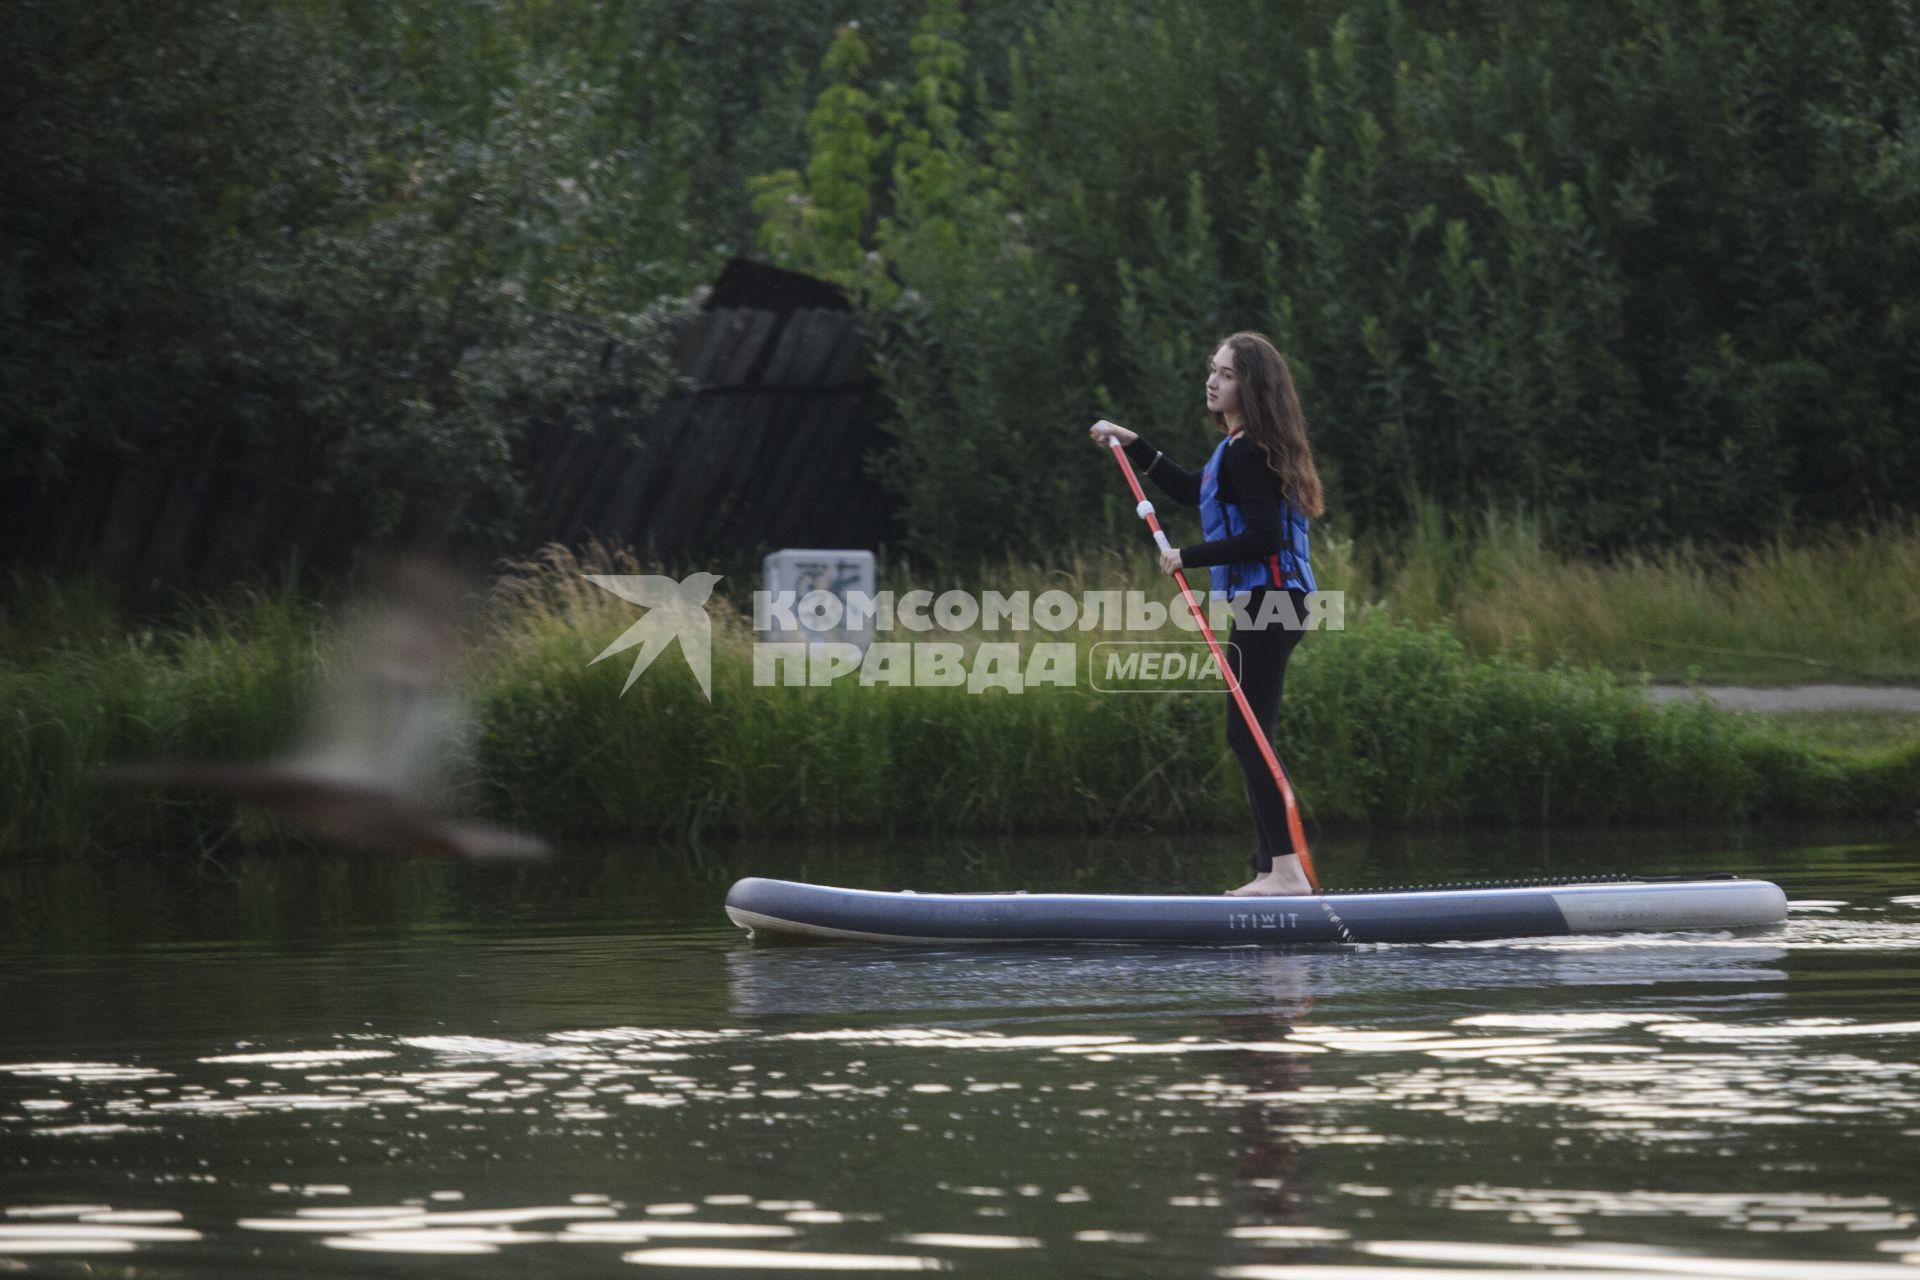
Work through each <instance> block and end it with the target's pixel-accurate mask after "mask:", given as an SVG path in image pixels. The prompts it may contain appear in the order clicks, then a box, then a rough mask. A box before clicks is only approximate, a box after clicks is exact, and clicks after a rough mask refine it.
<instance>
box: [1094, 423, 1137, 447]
mask: <svg viewBox="0 0 1920 1280" xmlns="http://www.w3.org/2000/svg"><path fill="white" fill-rule="evenodd" d="M1087 434H1088V435H1090V436H1092V437H1093V442H1094V443H1095V444H1097V445H1106V444H1107V442H1108V441H1109V440H1118V441H1119V442H1120V443H1121V444H1123V445H1128V444H1132V443H1133V442H1134V441H1135V440H1138V439H1139V438H1140V437H1139V435H1138V433H1136V432H1132V431H1129V430H1127V429H1126V428H1125V427H1123V426H1121V425H1120V424H1119V423H1117V422H1108V421H1107V420H1106V419H1105V418H1102V419H1100V421H1098V422H1096V423H1094V424H1093V426H1092V428H1091V429H1089V430H1088V432H1087Z"/></svg>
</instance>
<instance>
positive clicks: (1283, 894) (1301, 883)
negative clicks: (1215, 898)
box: [1227, 858, 1313, 898]
mask: <svg viewBox="0 0 1920 1280" xmlns="http://www.w3.org/2000/svg"><path fill="white" fill-rule="evenodd" d="M1312 892H1313V886H1312V885H1310V884H1308V883H1307V878H1306V877H1305V876H1303V875H1301V874H1300V868H1299V867H1298V866H1297V865H1296V866H1292V867H1288V868H1286V869H1285V870H1282V869H1281V867H1280V860H1279V859H1277V858H1276V859H1274V867H1273V870H1271V871H1268V872H1266V873H1265V874H1263V875H1258V876H1255V877H1254V878H1253V879H1251V880H1249V881H1247V882H1246V883H1245V884H1243V885H1241V886H1240V887H1239V888H1238V889H1229V890H1227V896H1228V897H1230V898H1291V897H1305V896H1307V895H1308V894H1311V893H1312Z"/></svg>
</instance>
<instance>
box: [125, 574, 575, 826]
mask: <svg viewBox="0 0 1920 1280" xmlns="http://www.w3.org/2000/svg"><path fill="white" fill-rule="evenodd" d="M384 577H385V581H384V583H383V586H382V589H381V590H379V591H377V592H376V593H375V594H374V595H373V596H371V597H370V598H369V599H367V600H364V601H362V602H361V603H360V604H359V605H358V606H357V607H356V608H355V609H353V610H352V611H351V613H350V617H349V621H348V622H347V624H346V626H345V627H344V628H343V634H342V637H341V641H340V647H339V651H338V658H337V660H336V661H335V662H334V663H333V664H332V667H331V669H330V670H329V672H328V674H327V676H326V678H325V679H324V680H323V681H322V682H321V685H320V688H319V690H318V692H317V694H316V695H315V696H314V698H313V700H312V702H311V705H310V707H309V710H308V713H307V715H306V716H305V717H304V719H303V721H302V722H301V724H300V725H299V726H298V727H297V729H296V731H295V733H294V735H293V739H292V744H291V746H290V748H289V750H288V751H287V752H286V753H284V754H282V755H280V756H278V757H275V758H273V759H270V760H264V761H259V762H254V763H225V762H218V761H205V760H155V761H147V762H143V763H139V764H130V765H121V766H118V767H115V768H111V769H109V770H108V773H109V776H110V777H112V778H114V779H115V780H117V781H120V782H125V783H130V784H137V785H147V786H157V787H172V788H187V789H192V790H199V791H210V792H215V793H218V794H223V795H228V796H232V797H233V798H235V799H237V800H241V801H244V802H248V803H253V804H259V805H262V806H265V807H266V808H268V809H270V810H272V811H273V812H274V813H275V814H277V815H279V816H281V817H283V818H286V819H288V820H290V821H292V822H293V823H295V824H297V825H300V826H303V827H305V828H307V829H308V830H310V831H313V832H315V833H317V834H319V835H322V836H326V837H329V838H331V839H335V840H342V841H346V842H349V843H354V844H362V845H370V846H374V847H378V848H384V849H390V850H394V851H398V852H407V853H425V854H434V855H439V856H444V857H465V858H484V859H500V858H507V859H526V858H541V857H545V856H546V855H547V853H548V852H549V850H548V847H547V844H546V842H545V841H543V840H541V839H540V838H539V837H537V836H532V835H528V834H525V833H523V832H518V831H510V830H507V829H506V828H503V827H497V826H492V825H489V824H487V823H483V822H477V821H473V820H470V819H467V818H463V817H460V816H458V815H457V814H456V813H455V812H454V811H453V809H452V808H451V806H450V805H449V803H448V802H447V798H446V791H447V784H448V776H447V775H448V773H449V772H450V766H451V765H452V763H453V760H454V757H455V756H456V754H457V752H458V749H459V746H460V743H461V740H462V739H463V737H464V736H465V734H466V732H467V730H468V720H469V717H468V714H467V708H466V704H465V701H464V699H462V698H461V697H460V695H459V694H458V692H457V691H456V690H455V689H454V688H453V681H452V672H453V667H454V664H455V659H456V656H457V654H458V652H459V633H460V625H459V624H460V618H461V614H462V612H463V608H462V591H461V584H460V581H459V579H458V578H457V577H456V576H455V575H454V574H453V573H452V571H451V570H448V569H445V568H443V567H440V566H438V565H436V564H432V563H428V562H423V561H417V560H405V561H401V562H398V563H396V564H395V565H393V566H392V567H390V568H389V569H388V570H387V572H386V573H385V575H384Z"/></svg>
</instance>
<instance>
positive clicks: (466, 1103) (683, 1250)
mask: <svg viewBox="0 0 1920 1280" xmlns="http://www.w3.org/2000/svg"><path fill="white" fill-rule="evenodd" d="M1910 872H1920V857H1917V858H1915V859H1914V860H1913V862H1912V863H1911V864H1910ZM1902 874H1906V875H1907V877H1908V878H1907V879H1906V880H1905V881H1904V882H1903V883H1904V884H1905V885H1911V884H1912V883H1913V882H1914V879H1915V876H1914V875H1912V874H1910V873H1909V872H1903V873H1902ZM1796 896H1798V897H1803V898H1808V899H1813V900H1814V901H1816V902H1820V903H1834V904H1838V905H1836V906H1835V907H1834V909H1833V910H1831V911H1817V912H1810V913H1808V915H1807V916H1806V917H1805V918H1800V917H1796V918H1795V920H1794V922H1793V924H1792V925H1791V927H1789V928H1788V929H1787V930H1786V931H1784V932H1783V933H1781V934H1778V935H1774V936H1770V937H1766V938H1735V937H1715V936H1704V937H1676V936H1668V937H1660V936H1651V935H1649V936H1641V937H1629V938H1619V939H1602V940H1580V939H1569V940H1550V941H1547V942H1534V943H1520V944H1491V945H1484V944H1483V945H1471V946H1449V945H1435V946H1412V947H1368V948H1342V949H1330V950H1322V951H1317V952H1316V951H1307V952H1284V951H1275V950H1263V949H1259V948H1211V949H1207V948H1194V949H1169V948H1152V947H1090V948H1074V947H1052V948H1048V947H1030V948H1011V949H993V950H971V949H968V950H957V949H953V948H932V947H929V948H902V949H889V948H876V947H861V946H836V947H826V948H819V949H813V950H790V949H783V950H777V951H776V950H767V949H760V948H754V947H750V946H746V945H743V944H741V943H740V942H739V941H738V939H737V938H736V937H734V935H733V934H732V933H731V932H729V931H727V930H726V929H725V928H724V926H721V925H719V924H717V922H716V924H715V925H714V927H712V928H711V929H709V930H707V931H705V932H702V931H701V930H700V929H699V928H697V927H696V926H693V925H690V924H687V923H685V922H680V923H676V924H674V925H673V926H672V927H671V928H670V929H666V930H662V931H658V932H656V931H654V930H651V929H644V930H640V929H636V930H634V931H632V932H630V933H628V934H625V935H622V934H620V933H618V932H617V931H614V930H611V929H609V928H606V927H595V928H594V929H593V930H591V931H584V930H576V931H574V932H572V933H567V932H557V933H549V934H542V935H537V936H499V935H497V934H486V933H480V934H462V933H459V932H457V931H456V932H449V933H448V934H446V935H445V936H441V937H435V938H433V939H431V940H402V941H399V942H395V941H392V940H385V941H382V940H377V939H358V940H356V941H354V942H352V943H351V944H342V945H338V946H331V947H326V948H320V949H316V950H314V951H312V952H311V953H308V954H302V953H299V952H294V951H290V952H283V953H278V954H273V955H266V954H262V953H261V952H259V951H257V950H255V949H251V948H244V949H236V948H235V947H232V946H228V947H222V946H220V945H218V944H205V945H198V946H194V947H177V948H168V949H165V950H161V951H147V952H142V953H139V954H138V955H137V956H135V957H129V956H128V955H127V954H124V953H123V954H112V955H107V956H103V957H100V958H97V959H95V958H90V957H86V956H78V957H67V958H64V959H63V960H62V961H61V963H60V964H58V965H48V966H44V967H41V968H37V969H36V968H33V967H32V966H27V967H24V968H23V967H21V966H17V965H16V966H13V967H11V968H10V969H7V970H0V1007H4V1008H5V1009H7V1010H8V1016H7V1018H5V1019H0V1211H4V1212H3V1213H0V1267H5V1266H7V1265H8V1263H9V1260H10V1261H11V1262H12V1263H13V1264H17V1265H19V1266H26V1265H28V1264H29V1263H33V1264H34V1265H39V1264H41V1262H42V1261H43V1260H45V1259H57V1258H58V1257H59V1256H60V1255H63V1254H65V1255H71V1261H72V1262H73V1263H75V1264H81V1263H85V1262H86V1261H87V1255H90V1254H100V1255H109V1254H117V1255H127V1254H133V1255H137V1256H136V1257H135V1258H132V1259H114V1258H106V1257H103V1258H102V1259H101V1260H102V1261H108V1262H122V1261H124V1262H128V1263H131V1262H135V1261H137V1263H138V1265H139V1268H140V1272H141V1274H142V1275H145V1276H150V1277H153V1276H158V1277H179V1276H197V1275H201V1274H206V1273H208V1272H211V1271H217V1270H221V1269H226V1270H231V1271H234V1272H236V1273H241V1274H255V1273H268V1272H270V1273H274V1274H286V1275H299V1274H341V1273H342V1272H343V1271H345V1272H352V1271H354V1270H356V1269H357V1268H360V1267H363V1266H367V1265H369V1264H371V1265H381V1260H380V1259H379V1258H378V1257H375V1256H369V1255H385V1257H386V1258H387V1259H388V1260H390V1262H391V1265H395V1266H404V1267H405V1268H407V1269H408V1271H409V1272H417V1271H428V1272H432V1273H433V1274H437V1275H467V1274H475V1272H474V1271H472V1270H470V1269H468V1268H472V1267H473V1266H474V1265H475V1264H474V1259H476V1258H480V1257H482V1256H483V1255H498V1256H501V1257H502V1258H512V1259H516V1260H517V1261H515V1262H504V1261H502V1262H491V1263H483V1264H482V1265H486V1266H501V1265H504V1266H519V1267H521V1268H523V1269H524V1270H526V1271H527V1272H529V1273H541V1274H545V1273H561V1272H564V1273H565V1274H569V1275H573V1274H593V1273H599V1272H605V1273H610V1274H622V1273H626V1274H630V1273H631V1269H632V1268H634V1267H649V1268H652V1269H655V1270H660V1269H666V1270H678V1271H682V1272H685V1273H688V1274H692V1273H695V1272H707V1271H721V1272H725V1271H734V1272H746V1273H751V1272H756V1271H780V1270H791V1271H800V1270H813V1271H824V1272H829V1273H831V1272H835V1271H843V1272H851V1271H858V1270H876V1271H888V1270H940V1269H949V1270H953V1271H955V1272H974V1273H977V1274H987V1273H991V1274H995V1275H1021V1276H1026V1275H1031V1276H1036V1277H1037V1276H1055V1275H1062V1274H1088V1275H1101V1276H1140V1277H1155V1278H1156V1280H1157V1278H1158V1277H1162V1276H1166V1275H1169V1274H1181V1275H1185V1274H1214V1275H1221V1276H1249V1277H1253V1276H1281V1275H1284V1276H1286V1277H1287V1278H1288V1280H1301V1278H1302V1277H1308V1276H1314V1275H1324V1276H1333V1275H1336V1274H1337V1275H1339V1276H1341V1277H1342V1280H1387V1277H1390V1276H1393V1275H1396V1274H1399V1275H1416V1274H1417V1275H1420V1276H1421V1277H1423V1280H1435V1278H1437V1277H1449V1278H1451V1280H1460V1277H1463V1276H1474V1275H1489V1276H1491V1275H1499V1276H1504V1277H1511V1276H1518V1275H1522V1274H1526V1273H1528V1272H1530V1271H1538V1270H1540V1269H1543V1268H1544V1269H1547V1270H1552V1271H1562V1272H1567V1273H1571V1274H1579V1275H1582V1276H1586V1277H1589V1280H1591V1278H1592V1277H1597V1276H1606V1275H1613V1274H1618V1275H1621V1276H1627V1275H1632V1276H1635V1277H1645V1276H1647V1275H1672V1276H1682V1275H1691V1276H1702V1275H1716V1276H1739V1275H1752V1276H1756V1277H1768V1278H1769V1280H1800V1278H1801V1277H1808V1278H1811V1277H1814V1276H1821V1277H1825V1276H1835V1277H1842V1278H1844V1277H1847V1276H1849V1275H1851V1276H1857V1277H1861V1278H1862V1280H1865V1278H1866V1277H1876V1278H1877V1277H1881V1276H1894V1275H1898V1276H1907V1277H1915V1278H1920V1268H1917V1267H1916V1266H1915V1265H1914V1264H1915V1263H1916V1262H1920V1258H1915V1257H1913V1256H1912V1255H1915V1254H1917V1253H1920V1243H1916V1241H1915V1236H1916V1234H1917V1224H1916V1217H1915V1214H1916V1207H1917V1206H1920V1175H1917V1174H1916V1170H1915V1168H1914V1166H1913V1162H1912V1161H1910V1160H1907V1159H1905V1158H1904V1155H1903V1154H1902V1153H1903V1151H1904V1149H1905V1148H1906V1147H1907V1146H1909V1145H1910V1144H1911V1141H1912V1139H1913V1138H1915V1137H1920V1065H1916V1060H1920V995H1916V993H1915V991H1914V989H1913V985H1912V982H1911V977H1910V974H1911V963H1912V960H1913V959H1914V958H1915V956H1917V955H1920V897H1916V896H1915V895H1913V894H1912V893H1910V892H1909V893H1896V892H1892V891H1890V890H1888V889H1887V888H1885V887H1882V888H1879V889H1875V888H1873V887H1872V886H1863V885H1862V884H1860V883H1850V884H1848V885H1847V886H1846V887H1845V888H1844V889H1839V888H1835V889H1828V890H1819V891H1814V890H1812V889H1811V888H1808V887H1803V888H1802V889H1801V890H1799V891H1798V893H1797V895H1796ZM707 906H708V907H711V906H712V904H711V903H708V904H707ZM125 981H131V982H133V983H135V984H136V985H137V989H138V996H139V998H138V999H133V998H129V997H128V996H127V993H126V992H125V991H124V990H116V989H111V987H112V984H115V983H124V982H125ZM401 1255H406V1256H405V1257H402V1256H401Z"/></svg>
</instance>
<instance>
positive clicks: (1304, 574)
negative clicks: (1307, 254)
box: [1092, 333, 1324, 897]
mask: <svg viewBox="0 0 1920 1280" xmlns="http://www.w3.org/2000/svg"><path fill="white" fill-rule="evenodd" d="M1207 412H1208V413H1210V414H1212V415H1213V420H1214V422H1215V423H1216V424H1218V425H1219V427H1220V429H1221V430H1222V431H1223V432H1225V433H1226V439H1224V440H1222V441H1221V442H1220V444H1219V445H1218V446H1217V447H1216V448H1215V449H1214V451H1213V456H1212V457H1210V458H1208V459H1207V463H1206V465H1205V466H1204V467H1202V468H1201V469H1200V471H1199V472H1198V473H1195V472H1192V471H1185V470H1182V469H1181V468H1180V467H1177V466H1175V465H1174V464H1173V463H1171V462H1169V461H1168V460H1167V458H1166V456H1165V455H1163V454H1162V453H1160V452H1159V451H1158V450H1157V449H1154V448H1153V447H1152V446H1150V445H1148V444H1147V442H1146V441H1144V440H1142V439H1141V438H1140V437H1139V436H1138V435H1136V434H1135V433H1134V432H1131V431H1129V430H1127V429H1126V428H1125V427H1121V426H1117V425H1115V424H1114V423H1111V422H1106V421H1101V422H1097V423H1095V424H1094V425H1093V430H1092V435H1093V438H1094V440H1095V442H1096V443H1099V444H1105V443H1106V442H1107V441H1108V440H1110V439H1111V440H1118V441H1119V442H1120V443H1121V444H1123V445H1125V446H1126V450H1127V457H1128V458H1130V459H1132V461H1133V463H1134V465H1135V466H1136V467H1137V468H1139V469H1140V471H1141V473H1142V474H1143V475H1146V476H1149V477H1151V478H1152V480H1153V481H1154V483H1155V484H1157V485H1159V486H1160V489H1161V491H1162V492H1164V493H1165V494H1166V495H1167V496H1168V497H1169V498H1172V499H1173V500H1174V501H1176V502H1181V503H1184V504H1186V505H1187V506H1190V507H1191V506H1198V507H1199V508H1200V524H1201V528H1202V531H1203V532H1204V534H1205V536H1206V541H1204V542H1200V543H1196V544H1194V545H1193V546H1190V547H1179V548H1176V549H1174V550H1172V551H1168V552H1166V553H1164V554H1163V555H1162V556H1161V557H1160V568H1161V571H1162V572H1164V573H1169V574H1171V573H1172V572H1173V571H1174V570H1176V569H1198V568H1202V567H1205V568H1208V569H1210V570H1212V576H1213V590H1214V593H1215V594H1216V595H1224V596H1226V597H1227V598H1228V599H1229V600H1230V601H1232V602H1233V605H1234V623H1233V631H1232V633H1231V634H1230V635H1229V636H1228V637H1227V639H1228V642H1229V643H1228V646H1227V661H1228V664H1229V665H1230V666H1231V667H1232V669H1233V674H1234V677H1235V678H1236V679H1238V680H1239V681H1240V687H1241V690H1242V691H1243V692H1244V693H1245V694H1246V697H1247V705H1248V706H1250V707H1251V708H1253V714H1254V716H1255V717H1256V718H1257V719H1258V720H1259V722H1260V731H1261V732H1262V733H1264V734H1266V735H1267V736H1268V738H1269V740H1271V738H1272V735H1273V729H1272V726H1273V719H1274V716H1275V715H1276V714H1277V713H1278V712H1279V710H1280V693H1281V690H1282V687H1283V686H1284V684H1285V682H1286V676H1287V658H1288V657H1289V656H1291V654H1292V653H1293V646H1294V645H1296V644H1298V643H1299V642H1300V636H1301V634H1302V633H1301V631H1300V630H1299V627H1298V623H1297V622H1296V621H1295V620H1296V619H1298V618H1300V617H1302V616H1304V609H1305V601H1306V596H1307V593H1308V592H1310V591H1313V590H1315V589H1316V588H1315V585H1314V580H1313V567H1312V565H1311V564H1310V563H1308V559H1307V522H1308V521H1309V520H1311V519H1312V518H1313V517H1315V516H1318V515H1319V514H1320V513H1321V511H1322V510H1324V503H1323V502H1322V499H1321V491H1320V477H1319V474H1318V473H1317V472H1316V471H1315V470H1314V466H1313V449H1312V446H1310V445H1309V444H1308V443H1307V419H1306V415H1305V414H1303V413H1302V412H1301V411H1300V398H1299V396H1298V395H1296V394H1295V392H1294V389H1293V375H1292V374H1291V373H1290V372H1289V371H1288V369H1287V362H1286V361H1285V360H1284V359H1282V358H1281V355H1280V353H1279V352H1278V351H1276V350H1274V347H1273V344H1272V343H1271V342H1269V341H1267V339H1266V338H1265V337H1263V336H1262V335H1260V334H1257V333H1236V334H1234V335H1233V336H1232V337H1230V338H1228V339H1227V340H1226V341H1225V342H1223V343H1221V344H1220V349H1219V350H1218V351H1215V352H1214V353H1213V359H1212V361H1211V362H1210V363H1209V364H1208V366H1207ZM1274 592H1285V593H1286V596H1287V597H1288V598H1287V599H1286V600H1285V601H1280V600H1275V601H1273V602H1272V604H1271V605H1269V604H1268V601H1267V597H1268V595H1269V594H1270V593H1274ZM1283 606H1286V607H1283ZM1263 613H1264V617H1265V619H1266V625H1264V626H1263V625H1261V621H1262V618H1263ZM1276 614H1277V615H1278V616H1277V618H1276V617H1275V615H1276ZM1227 744H1228V745H1229V746H1231V747H1232V748H1233V754H1234V755H1235V756H1236V757H1238V758H1239V761H1240V770H1241V772H1242V773H1243V774H1245V775H1246V780H1247V799H1248V801H1249V802H1250V803H1251V805H1252V808H1253V830H1254V836H1255V838H1256V841H1257V847H1256V850H1255V852H1254V855H1253V867H1254V872H1255V874H1254V878H1253V879H1252V880H1251V881H1249V882H1248V883H1246V884H1244V885H1241V886H1240V887H1239V888H1238V889H1231V890H1228V892H1229V893H1233V894H1237V895H1240V896H1242V897H1256V896H1262V895H1267V894H1294V893H1310V892H1312V886H1311V885H1309V884H1308V882H1307V878H1306V875H1305V874H1304V873H1303V872H1302V871H1301V869H1300V858H1299V855H1298V853H1297V852H1296V851H1295V850H1294V848H1293V845H1292V841H1291V840H1290V838H1289V836H1288V829H1287V811H1286V802H1285V801H1284V800H1282V799H1281V796H1280V787H1279V784H1278V783H1276V782H1275V781H1274V778H1273V774H1272V773H1271V772H1270V771H1269V770H1268V769H1267V764H1266V761H1265V759H1264V758H1263V757H1262V756H1261V753H1260V747H1259V744H1258V742H1257V741H1256V740H1255V739H1254V737H1253V735H1252V733H1251V732H1250V731H1249V730H1248V727H1247V724H1246V722H1245V718H1244V717H1242V716H1241V714H1240V712H1239V709H1238V708H1236V707H1235V706H1234V705H1233V700H1232V699H1231V698H1229V699H1228V700H1227ZM1276 758H1277V755H1276Z"/></svg>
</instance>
